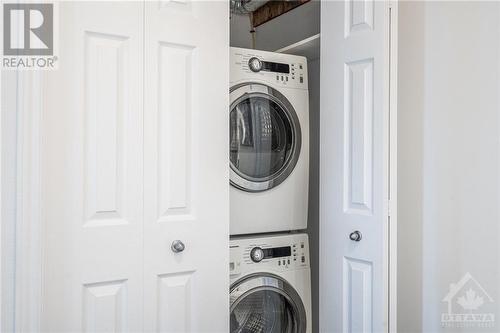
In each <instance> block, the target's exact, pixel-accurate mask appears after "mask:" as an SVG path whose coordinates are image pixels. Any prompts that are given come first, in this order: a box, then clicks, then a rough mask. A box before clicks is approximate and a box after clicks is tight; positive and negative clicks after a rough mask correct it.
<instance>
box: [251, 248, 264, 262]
mask: <svg viewBox="0 0 500 333" xmlns="http://www.w3.org/2000/svg"><path fill="white" fill-rule="evenodd" d="M250 259H252V261H253V262H260V261H262V259H264V251H262V249H261V248H260V247H254V248H253V249H252V251H250Z"/></svg>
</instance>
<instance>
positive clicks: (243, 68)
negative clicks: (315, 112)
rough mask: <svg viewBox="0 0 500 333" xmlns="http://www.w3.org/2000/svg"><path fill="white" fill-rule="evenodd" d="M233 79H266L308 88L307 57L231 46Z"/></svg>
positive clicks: (285, 84) (291, 86)
mask: <svg viewBox="0 0 500 333" xmlns="http://www.w3.org/2000/svg"><path fill="white" fill-rule="evenodd" d="M230 72H231V81H232V82H236V81H239V80H242V79H244V80H250V79H252V78H255V79H256V80H265V81H268V82H270V83H273V84H276V85H278V86H284V87H290V88H302V89H307V59H306V58H305V57H300V56H294V55H287V54H281V53H274V52H266V51H258V50H249V49H240V48H231V71H230Z"/></svg>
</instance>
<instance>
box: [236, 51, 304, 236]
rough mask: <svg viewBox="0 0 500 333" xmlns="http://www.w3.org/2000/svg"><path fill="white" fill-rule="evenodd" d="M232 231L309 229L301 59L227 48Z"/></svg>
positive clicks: (302, 58) (248, 232) (257, 231)
mask: <svg viewBox="0 0 500 333" xmlns="http://www.w3.org/2000/svg"><path fill="white" fill-rule="evenodd" d="M230 61H231V67H230V82H231V88H230V105H231V106H230V110H229V112H230V167H231V168H230V179H231V185H232V186H231V192H230V203H231V204H230V217H231V225H230V233H231V235H239V234H253V233H263V232H274V231H288V230H300V229H306V228H307V199H308V186H309V91H308V86H307V59H306V58H305V57H299V56H293V55H287V54H281V53H273V52H265V51H257V50H248V49H241V48H231V55H230Z"/></svg>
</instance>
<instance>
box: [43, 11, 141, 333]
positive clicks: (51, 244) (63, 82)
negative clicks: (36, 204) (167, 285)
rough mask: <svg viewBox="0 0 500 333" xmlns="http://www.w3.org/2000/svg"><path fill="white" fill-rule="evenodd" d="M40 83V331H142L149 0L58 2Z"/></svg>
mask: <svg viewBox="0 0 500 333" xmlns="http://www.w3.org/2000/svg"><path fill="white" fill-rule="evenodd" d="M59 44H60V54H59V69H58V70H55V71H51V72H45V74H44V80H43V83H42V89H43V94H42V96H43V100H44V105H43V108H42V116H41V118H42V129H41V135H42V138H43V139H42V143H41V161H42V162H41V169H42V175H41V184H42V185H41V186H42V195H41V196H40V198H41V200H42V202H41V211H42V214H43V216H42V227H43V234H42V236H43V240H42V245H43V264H42V270H43V271H42V306H41V309H42V313H41V329H42V331H44V332H56V331H64V332H70V331H71V332H77V331H85V332H96V331H101V332H109V331H140V330H142V308H143V274H142V262H143V253H142V247H143V194H142V191H143V165H142V155H143V148H142V147H143V142H142V140H143V139H142V138H143V129H142V126H143V124H142V123H143V121H142V114H143V113H142V100H143V98H142V80H143V77H142V73H143V71H142V62H143V47H142V44H143V4H142V3H139V2H120V3H103V2H101V3H89V2H61V3H60V43H59Z"/></svg>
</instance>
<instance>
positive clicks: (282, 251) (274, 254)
mask: <svg viewBox="0 0 500 333" xmlns="http://www.w3.org/2000/svg"><path fill="white" fill-rule="evenodd" d="M262 250H263V251H264V259H269V258H280V257H289V256H291V255H292V248H291V247H290V246H284V247H273V248H270V249H262Z"/></svg>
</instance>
